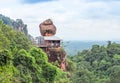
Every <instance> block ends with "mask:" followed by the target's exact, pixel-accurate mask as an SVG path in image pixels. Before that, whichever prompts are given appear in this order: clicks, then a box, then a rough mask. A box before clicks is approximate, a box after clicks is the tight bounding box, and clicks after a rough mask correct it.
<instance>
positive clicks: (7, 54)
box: [0, 21, 70, 83]
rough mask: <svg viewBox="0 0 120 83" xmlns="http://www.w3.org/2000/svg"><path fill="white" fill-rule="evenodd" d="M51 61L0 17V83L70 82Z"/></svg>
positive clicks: (65, 74)
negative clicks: (0, 19)
mask: <svg viewBox="0 0 120 83" xmlns="http://www.w3.org/2000/svg"><path fill="white" fill-rule="evenodd" d="M53 64H54V65H55V63H53ZM54 65H52V64H51V63H49V62H48V58H47V55H46V53H44V52H43V51H42V50H41V49H39V48H36V47H35V46H34V45H32V43H31V42H30V41H29V40H28V39H27V37H26V36H25V34H24V33H23V32H20V31H16V30H13V28H10V27H9V26H7V25H5V24H3V23H2V21H0V83H70V80H69V78H67V73H65V72H63V71H61V70H60V69H59V68H58V67H56V66H54Z"/></svg>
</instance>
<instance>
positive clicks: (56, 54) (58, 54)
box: [48, 47, 67, 71]
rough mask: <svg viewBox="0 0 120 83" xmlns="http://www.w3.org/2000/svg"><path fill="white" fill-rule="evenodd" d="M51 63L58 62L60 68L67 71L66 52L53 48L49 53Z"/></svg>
mask: <svg viewBox="0 0 120 83" xmlns="http://www.w3.org/2000/svg"><path fill="white" fill-rule="evenodd" d="M48 58H49V62H55V61H57V62H58V63H59V67H60V68H61V69H62V70H63V71H66V66H67V65H66V52H65V51H64V50H63V49H62V48H61V47H59V48H51V49H49V52H48Z"/></svg>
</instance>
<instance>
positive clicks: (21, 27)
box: [0, 14, 28, 36]
mask: <svg viewBox="0 0 120 83" xmlns="http://www.w3.org/2000/svg"><path fill="white" fill-rule="evenodd" d="M0 20H2V22H3V24H6V25H8V26H10V27H12V28H13V29H15V30H18V31H22V32H24V33H25V35H27V36H28V30H27V24H24V22H23V21H22V19H16V20H13V19H11V18H9V17H7V16H4V15H2V14H0Z"/></svg>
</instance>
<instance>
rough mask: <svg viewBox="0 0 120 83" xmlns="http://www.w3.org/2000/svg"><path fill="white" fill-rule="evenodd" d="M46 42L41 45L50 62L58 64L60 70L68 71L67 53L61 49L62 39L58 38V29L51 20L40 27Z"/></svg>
mask: <svg viewBox="0 0 120 83" xmlns="http://www.w3.org/2000/svg"><path fill="white" fill-rule="evenodd" d="M39 28H40V33H41V35H42V37H40V38H42V39H39V40H43V41H44V42H42V43H41V44H39V47H40V48H42V49H43V50H44V51H45V52H46V53H47V55H48V59H49V62H56V61H57V62H58V64H59V68H61V69H62V70H63V71H66V67H67V66H66V52H65V51H64V50H63V48H62V47H61V45H60V44H61V39H60V38H58V37H56V36H55V34H56V27H55V25H54V24H53V22H52V20H51V19H47V20H45V21H44V22H42V23H41V24H40V25H39Z"/></svg>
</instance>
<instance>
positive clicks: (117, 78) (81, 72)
mask: <svg viewBox="0 0 120 83" xmlns="http://www.w3.org/2000/svg"><path fill="white" fill-rule="evenodd" d="M70 59H71V60H72V61H73V62H74V63H75V64H76V70H75V72H74V74H73V77H72V82H73V83H120V44H117V43H112V42H111V41H109V42H108V45H107V46H100V45H93V46H92V48H91V49H90V50H83V51H82V52H79V53H78V54H77V55H76V56H72V57H70Z"/></svg>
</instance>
